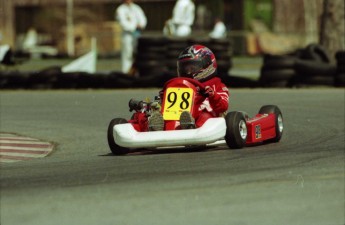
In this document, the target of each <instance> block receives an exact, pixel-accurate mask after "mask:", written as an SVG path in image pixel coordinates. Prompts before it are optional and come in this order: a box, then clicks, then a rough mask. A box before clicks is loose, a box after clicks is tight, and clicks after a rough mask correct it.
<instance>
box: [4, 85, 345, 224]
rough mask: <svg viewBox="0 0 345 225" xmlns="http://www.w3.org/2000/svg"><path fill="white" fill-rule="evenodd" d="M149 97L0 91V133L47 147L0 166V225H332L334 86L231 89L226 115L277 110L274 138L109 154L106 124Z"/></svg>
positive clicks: (337, 179) (335, 206)
mask: <svg viewBox="0 0 345 225" xmlns="http://www.w3.org/2000/svg"><path fill="white" fill-rule="evenodd" d="M157 91H158V90H114V91H34V92H31V91H15V92H12V91H8V92H0V95H1V99H0V100H1V102H0V104H1V121H0V122H1V127H0V128H1V129H0V131H1V132H14V133H18V134H21V135H27V136H30V137H33V138H39V139H41V140H45V141H52V142H54V143H56V150H54V152H53V153H52V154H51V155H49V156H48V157H46V158H43V159H37V160H31V161H26V162H19V163H6V164H4V163H3V164H1V217H0V219H1V225H8V224H10V225H13V224H32V225H33V224H46V225H49V224H59V225H60V224H84V225H85V224H131V225H132V224H150V225H152V224H157V225H158V224H159V225H161V224H174V225H176V224H236V225H247V224H248V225H252V224H265V225H270V224H272V225H273V224H274V225H276V224H294V225H298V224H313V225H318V224H319V225H343V224H344V222H345V219H344V210H345V206H344V190H345V188H344V171H345V169H344V135H345V131H344V89H299V90H296V89H282V90H279V89H269V90H266V89H253V90H250V89H239V90H231V94H232V95H231V110H241V111H246V112H248V113H249V115H254V114H255V113H257V111H258V110H259V108H260V107H261V106H262V105H264V104H277V105H278V106H279V107H280V108H281V110H282V112H283V116H284V123H285V131H284V134H283V138H282V140H281V142H279V143H275V144H268V145H263V146H255V147H247V148H245V149H242V150H228V149H227V148H226V146H220V147H218V148H213V149H207V150H205V151H187V152H186V151H176V150H175V151H173V150H166V151H161V152H149V151H147V152H144V153H133V154H130V155H127V156H120V157H118V156H113V155H111V154H109V150H108V146H107V141H106V130H107V126H108V122H109V121H110V120H111V119H112V118H113V117H125V118H129V117H130V113H129V112H128V109H127V102H128V100H129V99H130V98H131V97H135V98H137V99H142V98H144V97H146V96H148V97H153V96H154V94H155V93H156V92H157Z"/></svg>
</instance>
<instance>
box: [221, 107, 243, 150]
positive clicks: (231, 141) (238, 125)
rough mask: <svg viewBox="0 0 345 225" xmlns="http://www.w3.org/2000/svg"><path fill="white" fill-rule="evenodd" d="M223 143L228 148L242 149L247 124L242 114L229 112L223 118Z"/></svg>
mask: <svg viewBox="0 0 345 225" xmlns="http://www.w3.org/2000/svg"><path fill="white" fill-rule="evenodd" d="M225 122H226V134H225V141H226V144H227V145H228V146H229V147H230V148H234V149H238V148H243V147H244V146H245V145H246V141H247V136H248V135H247V132H248V130H247V124H246V119H245V116H244V114H243V112H229V113H228V114H227V115H226V116H225Z"/></svg>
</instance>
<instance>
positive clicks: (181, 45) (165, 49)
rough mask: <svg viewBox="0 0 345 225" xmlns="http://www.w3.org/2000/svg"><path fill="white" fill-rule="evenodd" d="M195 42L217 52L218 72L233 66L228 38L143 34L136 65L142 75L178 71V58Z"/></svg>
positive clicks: (226, 71)
mask: <svg viewBox="0 0 345 225" xmlns="http://www.w3.org/2000/svg"><path fill="white" fill-rule="evenodd" d="M193 44H201V45H204V46H207V47H208V48H210V49H211V50H212V52H213V53H214V54H215V56H216V59H217V63H218V73H219V74H224V73H226V74H227V73H228V71H229V70H230V69H231V67H232V60H231V58H232V49H231V44H230V41H229V40H228V39H211V38H168V37H164V36H163V37H162V36H159V37H157V36H156V37H155V36H142V37H140V38H139V40H138V48H137V52H138V54H137V55H136V57H135V62H136V63H135V65H136V67H137V70H138V72H139V76H140V77H145V76H150V75H158V74H161V75H164V74H166V73H167V72H168V71H169V72H172V73H176V70H177V65H176V60H177V57H178V55H179V54H180V53H181V51H182V50H183V49H185V48H186V47H188V46H190V45H193Z"/></svg>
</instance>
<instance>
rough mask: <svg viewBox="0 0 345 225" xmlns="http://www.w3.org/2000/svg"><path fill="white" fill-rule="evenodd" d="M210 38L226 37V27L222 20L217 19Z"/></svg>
mask: <svg viewBox="0 0 345 225" xmlns="http://www.w3.org/2000/svg"><path fill="white" fill-rule="evenodd" d="M209 36H210V37H211V38H215V39H218V38H225V37H226V26H225V24H224V23H223V21H222V20H221V19H220V18H216V19H215V23H214V27H213V30H212V31H211V32H210V34H209Z"/></svg>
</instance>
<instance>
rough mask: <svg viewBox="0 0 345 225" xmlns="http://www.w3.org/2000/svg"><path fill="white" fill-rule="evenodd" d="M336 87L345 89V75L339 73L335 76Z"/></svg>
mask: <svg viewBox="0 0 345 225" xmlns="http://www.w3.org/2000/svg"><path fill="white" fill-rule="evenodd" d="M334 85H335V86H336V87H345V73H339V74H337V75H336V76H335V80H334Z"/></svg>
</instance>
